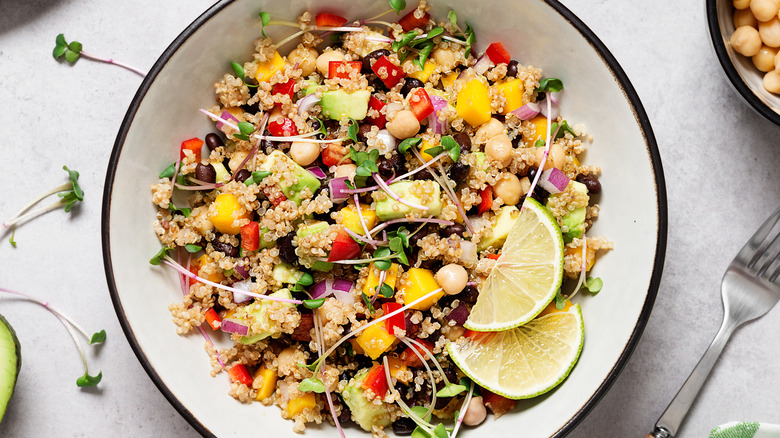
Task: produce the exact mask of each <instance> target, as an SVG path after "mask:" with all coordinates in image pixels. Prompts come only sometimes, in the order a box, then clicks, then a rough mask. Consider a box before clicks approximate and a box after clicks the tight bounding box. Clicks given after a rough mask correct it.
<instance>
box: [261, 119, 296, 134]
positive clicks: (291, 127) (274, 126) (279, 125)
mask: <svg viewBox="0 0 780 438" xmlns="http://www.w3.org/2000/svg"><path fill="white" fill-rule="evenodd" d="M268 132H270V133H271V135H273V136H276V137H289V136H291V135H298V127H297V126H295V122H293V121H292V120H290V119H288V118H287V117H280V118H278V119H276V120H274V121H273V122H271V123H269V124H268Z"/></svg>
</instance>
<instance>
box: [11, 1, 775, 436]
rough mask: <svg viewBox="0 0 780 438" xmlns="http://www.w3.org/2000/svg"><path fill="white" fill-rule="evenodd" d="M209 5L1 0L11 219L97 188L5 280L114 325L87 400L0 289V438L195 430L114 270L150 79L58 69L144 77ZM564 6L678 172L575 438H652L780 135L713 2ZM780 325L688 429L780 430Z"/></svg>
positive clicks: (27, 235) (747, 330)
mask: <svg viewBox="0 0 780 438" xmlns="http://www.w3.org/2000/svg"><path fill="white" fill-rule="evenodd" d="M210 3H211V2H210V1H207V0H166V1H150V0H144V1H128V2H119V1H110V2H107V1H87V0H80V1H70V0H37V1H25V2H13V1H10V0H0V107H2V111H0V151H2V159H0V216H2V217H3V218H5V217H7V216H10V215H11V214H12V213H13V212H15V211H16V210H17V209H18V208H20V207H21V206H22V205H23V204H24V203H26V202H27V200H29V199H31V198H32V197H33V196H35V195H37V194H38V193H40V192H42V191H44V190H47V189H49V188H50V187H53V186H55V185H58V184H60V183H61V182H63V181H64V177H65V174H64V172H63V171H62V170H61V169H60V168H61V166H62V165H63V164H66V165H68V166H70V167H72V168H75V169H77V170H79V171H80V172H81V180H80V181H81V183H82V186H83V187H84V189H85V190H86V201H85V202H84V203H83V205H81V206H80V207H79V208H78V209H77V210H75V211H74V212H73V213H72V214H71V215H69V216H68V215H66V214H65V213H64V212H62V211H57V212H54V213H50V214H48V215H45V216H43V217H41V218H39V219H37V220H35V221H33V222H30V223H28V224H27V225H25V226H23V227H21V228H20V229H19V230H18V232H17V233H16V240H17V242H18V244H19V246H18V248H16V249H13V248H11V246H10V245H9V243H8V241H7V237H8V235H7V234H6V235H3V236H0V237H2V238H3V240H2V241H0V287H7V288H11V289H15V290H19V291H23V292H26V293H29V294H32V295H35V296H37V297H41V298H44V299H46V300H48V301H50V302H52V303H53V304H54V305H55V306H56V307H57V308H59V309H61V310H62V311H64V312H66V313H67V314H69V315H71V316H72V317H73V318H74V319H76V320H77V321H79V322H81V323H82V325H84V326H86V328H87V330H98V329H102V328H104V329H106V331H107V332H108V341H107V342H106V344H105V345H103V346H101V347H98V348H90V349H89V357H90V362H91V363H92V364H93V369H94V370H102V371H103V373H104V381H103V382H102V383H101V384H100V386H99V388H98V389H88V390H81V389H79V388H77V387H76V385H75V380H76V378H77V377H78V376H79V375H80V374H81V369H80V361H79V357H78V355H77V353H76V350H75V349H74V347H73V345H72V344H71V341H70V339H69V338H68V336H67V334H66V332H65V330H64V329H63V327H62V326H61V325H59V322H58V321H57V320H56V319H55V318H54V317H53V316H52V315H50V314H48V313H47V312H45V311H44V310H43V309H41V308H39V307H37V306H35V305H33V304H30V303H27V302H23V301H18V300H15V299H12V298H10V297H8V296H0V313H2V314H4V315H5V316H6V317H8V319H9V320H10V321H11V323H12V324H13V325H14V327H15V328H16V330H17V333H18V335H19V338H20V340H21V343H22V350H23V369H22V373H21V376H20V377H19V381H18V383H17V386H16V393H15V394H14V397H13V399H12V401H11V405H10V407H9V409H8V412H7V413H6V417H5V419H4V421H3V423H2V424H0V436H12V437H42V436H63V437H96V436H109V435H114V436H116V435H118V436H138V437H146V436H165V437H195V436H197V433H196V432H195V431H194V430H193V429H192V428H190V427H189V426H188V424H187V423H186V422H185V421H184V420H183V419H182V418H181V417H180V416H179V415H178V414H177V412H176V411H175V410H174V409H173V408H172V407H171V406H170V405H169V404H168V402H167V401H166V400H165V399H164V398H163V396H162V395H161V394H160V393H159V392H158V391H157V389H156V388H155V386H154V385H153V384H152V382H151V380H150V379H149V378H148V377H147V375H146V374H145V372H144V371H143V369H142V368H141V366H140V365H139V363H138V361H137V360H136V358H135V356H134V355H133V353H132V351H131V349H130V347H129V345H128V343H127V341H126V339H125V337H124V335H123V334H122V332H121V329H120V327H119V324H118V322H117V318H116V316H115V314H114V310H113V307H112V304H111V300H110V298H109V295H108V290H107V287H106V282H105V277H104V272H103V263H102V258H101V257H102V256H101V245H100V234H99V230H100V212H101V202H100V201H101V195H102V190H103V181H104V178H105V170H106V166H107V162H108V157H109V154H110V151H111V147H112V145H113V142H114V138H115V136H116V132H117V130H118V128H119V124H120V122H121V120H122V117H123V116H124V113H125V110H126V108H127V106H128V104H129V103H130V100H131V99H132V97H133V95H134V93H135V90H136V88H137V86H138V85H139V84H140V81H141V80H140V78H139V77H138V76H136V75H134V74H133V73H130V72H128V71H125V70H122V69H119V68H117V67H112V66H108V65H101V64H97V63H90V62H88V61H83V60H82V61H79V62H78V64H77V65H76V66H73V67H72V66H70V65H66V64H60V63H57V62H56V61H54V60H53V59H52V58H51V50H52V48H53V44H54V37H55V36H56V35H57V34H58V33H60V32H63V33H65V35H66V37H68V38H69V39H77V40H79V41H81V42H82V43H83V44H84V48H85V50H86V51H88V52H93V53H95V54H101V55H105V56H108V57H117V58H119V59H121V60H123V61H125V62H128V63H131V64H135V65H137V66H139V67H141V68H142V69H148V68H150V67H151V65H152V64H153V63H154V61H155V60H156V59H157V57H158V55H159V54H160V53H161V52H162V51H163V50H164V49H165V47H167V45H168V43H169V42H170V41H172V40H173V38H174V37H175V36H176V35H178V33H179V32H180V31H181V30H182V29H183V28H184V27H185V26H186V25H187V24H189V23H190V22H191V21H192V20H193V19H194V18H196V17H197V16H198V15H199V14H200V13H201V12H202V11H204V10H205V9H206V8H207V7H208V6H210ZM563 3H564V4H565V5H566V6H568V7H569V8H571V9H572V11H573V12H575V13H576V14H578V15H579V17H580V18H581V19H582V20H583V21H584V22H585V23H586V24H587V25H588V26H590V28H591V29H592V30H593V31H594V32H595V33H596V34H597V35H598V36H599V37H600V38H601V39H602V41H603V42H604V43H605V44H606V45H607V47H609V49H610V50H611V51H612V53H613V54H614V55H615V57H616V58H617V60H618V61H619V62H620V63H621V64H622V66H623V68H624V69H625V71H626V73H627V74H628V76H629V78H630V79H631V81H632V82H633V84H634V86H635V88H636V90H637V92H638V93H639V96H640V97H641V99H642V101H643V103H644V105H645V108H646V110H647V112H648V114H649V117H650V120H651V122H652V125H653V128H654V129H655V135H656V137H657V139H658V145H659V148H660V151H661V156H662V159H663V163H664V168H665V174H666V181H667V190H668V198H669V224H670V226H669V236H668V250H667V257H666V266H665V269H664V277H663V281H662V282H661V288H660V292H659V294H658V299H657V301H656V305H655V309H654V311H653V314H652V317H651V318H650V321H649V323H648V325H647V328H646V330H645V334H644V336H643V338H642V339H641V341H640V342H639V345H638V346H637V348H636V351H635V353H634V355H633V356H632V358H631V360H630V361H629V363H628V365H627V366H626V367H625V369H624V371H623V373H622V375H621V376H620V377H619V378H618V379H617V381H616V383H615V385H614V386H613V388H612V390H611V391H610V392H609V393H608V394H607V395H606V396H605V397H604V398H603V400H602V401H601V403H600V404H599V405H598V406H597V407H596V408H595V409H593V411H592V413H591V414H590V415H589V416H588V417H587V418H586V419H585V420H584V421H583V422H582V423H581V425H580V426H579V427H578V428H577V429H576V430H575V431H574V432H573V433H572V434H571V435H570V436H572V437H577V438H580V437H593V436H607V437H630V436H635V437H641V436H644V434H645V433H647V432H649V431H650V430H651V427H652V424H653V423H654V422H655V420H656V419H657V417H658V416H659V415H660V413H661V412H662V410H663V409H664V408H665V407H666V404H667V403H668V402H669V400H670V399H671V397H672V396H673V395H674V394H675V392H676V390H677V388H678V387H679V385H680V384H682V382H683V381H684V380H685V378H686V377H687V375H688V373H689V372H690V370H691V369H692V368H693V366H694V365H695V364H696V362H697V361H698V358H699V356H700V355H701V353H703V351H704V349H705V348H706V347H707V345H708V344H709V342H710V340H711V338H712V336H714V334H715V332H716V331H717V328H718V325H719V324H720V319H721V304H720V295H719V289H718V287H719V283H720V278H721V276H722V274H723V271H724V270H725V268H726V266H727V265H728V263H729V262H730V260H731V258H732V257H733V255H734V254H735V253H736V252H737V250H738V249H739V248H740V247H741V246H742V244H743V242H744V241H745V240H746V239H747V237H748V236H749V235H750V234H752V232H753V229H754V228H755V227H756V226H757V225H758V224H759V223H761V222H762V221H763V219H764V218H765V217H766V216H767V215H768V214H769V213H771V211H773V210H774V209H775V208H776V206H777V205H778V200H779V199H778V198H780V197H779V196H778V193H780V175H778V172H777V170H778V163H779V162H780V158H779V157H778V152H779V151H778V149H777V148H778V138H779V134H780V127H777V126H774V125H772V124H771V123H770V122H768V121H766V120H764V119H763V118H761V117H760V116H758V115H757V114H755V113H753V112H752V111H751V110H750V109H749V108H748V107H747V106H746V105H745V104H744V103H743V102H742V101H741V99H740V98H739V97H738V96H737V95H736V94H735V93H734V92H733V91H732V90H731V89H730V88H729V85H728V83H727V80H726V78H725V76H724V75H723V73H722V72H721V70H720V66H719V64H718V62H717V60H716V58H715V55H714V52H713V51H712V48H711V45H710V42H709V36H708V34H707V29H706V19H705V16H704V4H703V2H702V1H686V2H679V1H678V2H672V1H668V0H667V1H657V0H637V1H632V2H622V1H617V0H613V1H606V0H576V1H575V0H565V1H563ZM193 68H197V66H193ZM183 74H186V73H183ZM778 323H780V311H778V310H774V311H772V312H770V313H769V314H768V315H767V316H765V317H764V318H763V319H761V320H759V321H757V322H755V323H752V324H749V325H748V326H745V327H744V328H742V329H741V330H739V331H737V333H736V335H735V336H734V338H733V339H732V342H731V344H730V345H729V346H728V347H727V348H726V350H725V352H724V355H723V357H722V358H721V360H720V362H719V363H718V364H717V365H716V367H715V370H714V373H713V375H712V377H711V379H710V380H709V382H708V384H707V386H706V387H705V389H704V391H703V393H702V394H701V396H700V398H699V400H698V402H697V404H696V405H695V407H694V408H693V410H692V411H691V412H690V415H689V417H688V421H687V423H686V424H685V426H684V427H683V429H682V430H681V432H680V435H679V436H683V437H701V436H707V434H708V431H709V430H710V429H711V428H712V427H714V426H716V425H718V424H721V423H724V422H728V421H731V420H759V421H766V422H775V423H780V337H778V335H777V334H778V332H780V330H778V329H777V327H778ZM590 341H591V342H598V340H590ZM258 433H261V432H260V429H258Z"/></svg>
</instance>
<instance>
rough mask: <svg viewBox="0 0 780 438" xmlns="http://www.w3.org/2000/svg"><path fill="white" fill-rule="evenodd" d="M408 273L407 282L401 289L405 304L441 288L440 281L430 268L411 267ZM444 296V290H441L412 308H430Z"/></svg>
mask: <svg viewBox="0 0 780 438" xmlns="http://www.w3.org/2000/svg"><path fill="white" fill-rule="evenodd" d="M407 275H408V276H407V279H406V282H405V283H404V284H403V286H401V289H400V290H399V292H401V293H402V294H403V298H404V304H409V303H411V302H412V301H415V300H417V299H420V298H422V297H423V296H425V295H427V294H429V293H431V292H433V291H435V290H436V289H440V287H439V283H437V282H436V278H434V276H433V272H432V271H430V270H428V269H422V268H410V269H409V271H407ZM443 296H444V291H439V293H437V294H434V295H432V296H430V297H428V298H426V299H424V300H422V301H420V302H419V303H417V304H415V305H413V306H411V307H410V308H411V309H414V310H428V309H430V308H431V307H432V306H433V305H434V304H436V302H437V301H439V298H441V297H443Z"/></svg>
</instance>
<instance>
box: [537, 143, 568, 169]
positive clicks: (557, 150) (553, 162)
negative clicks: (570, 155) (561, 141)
mask: <svg viewBox="0 0 780 438" xmlns="http://www.w3.org/2000/svg"><path fill="white" fill-rule="evenodd" d="M543 156H544V148H542V147H539V148H536V167H542V157H543ZM565 162H566V153H565V152H564V151H563V148H562V147H561V146H560V145H557V144H554V145H552V146H550V153H549V155H547V162H546V163H544V169H542V170H548V169H552V168H553V167H556V168H558V169H563V165H564V163H565Z"/></svg>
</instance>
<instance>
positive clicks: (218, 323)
mask: <svg viewBox="0 0 780 438" xmlns="http://www.w3.org/2000/svg"><path fill="white" fill-rule="evenodd" d="M203 316H204V317H206V322H207V323H208V324H209V327H211V329H212V330H219V328H220V327H222V318H220V317H219V315H218V314H217V311H216V310H214V308H213V307H212V308H210V309H209V310H207V311H206V313H205V314H203Z"/></svg>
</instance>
